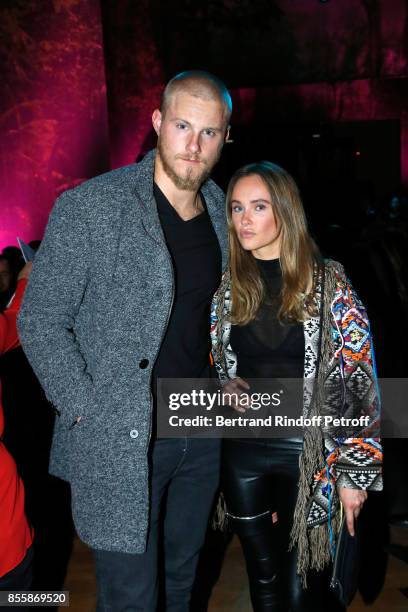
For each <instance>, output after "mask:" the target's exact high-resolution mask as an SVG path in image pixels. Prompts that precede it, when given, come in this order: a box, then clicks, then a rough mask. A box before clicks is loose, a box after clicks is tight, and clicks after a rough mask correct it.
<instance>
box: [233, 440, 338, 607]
mask: <svg viewBox="0 0 408 612" xmlns="http://www.w3.org/2000/svg"><path fill="white" fill-rule="evenodd" d="M301 451H302V441H301V440H294V439H292V440H287V439H277V440H256V441H252V440H248V441H245V440H225V441H224V443H223V460H222V464H221V465H222V472H221V486H222V490H223V492H224V495H225V499H226V502H227V507H228V512H229V515H230V516H229V519H230V521H231V523H232V525H233V528H234V531H235V532H236V533H237V535H238V537H239V539H240V541H241V544H242V548H243V551H244V555H245V560H246V566H247V572H248V577H249V586H250V594H251V601H252V606H253V609H254V611H255V612H283V611H284V612H288V611H291V612H318V611H320V610H321V611H322V612H323V611H324V612H327V610H329V609H330V610H332V611H333V612H334V611H336V612H340V611H341V610H343V607H342V606H339V604H338V603H337V600H335V597H334V596H333V595H332V594H331V593H330V592H329V587H328V584H329V574H328V572H327V571H326V572H320V573H309V575H308V588H307V590H304V589H302V586H301V581H300V578H299V576H298V575H297V573H296V554H297V553H296V550H292V551H288V547H289V535H290V530H291V527H292V518H293V512H294V508H295V504H296V498H297V491H298V480H299V455H300V453H301ZM274 512H276V513H277V514H278V520H277V522H276V523H274V522H273V521H272V513H274Z"/></svg>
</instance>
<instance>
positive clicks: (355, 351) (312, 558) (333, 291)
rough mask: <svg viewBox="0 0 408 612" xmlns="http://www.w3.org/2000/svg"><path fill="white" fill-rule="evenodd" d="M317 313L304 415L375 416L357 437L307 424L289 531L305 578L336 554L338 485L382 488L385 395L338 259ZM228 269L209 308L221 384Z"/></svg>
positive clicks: (320, 291) (226, 376) (328, 272)
mask: <svg viewBox="0 0 408 612" xmlns="http://www.w3.org/2000/svg"><path fill="white" fill-rule="evenodd" d="M314 286H315V292H314V300H315V305H316V312H317V313H319V314H318V315H317V316H315V317H314V316H313V317H311V318H309V319H307V320H305V321H304V324H303V327H304V338H305V358H304V385H303V387H304V393H303V415H304V416H305V417H312V416H314V415H326V414H331V415H338V416H345V417H347V418H355V417H359V416H369V417H370V418H369V426H368V427H367V428H365V429H364V430H361V431H360V432H359V433H358V435H356V433H355V432H354V433H353V437H347V436H346V437H344V434H343V437H341V434H340V436H339V434H338V432H333V431H328V430H325V431H323V430H322V429H321V428H318V427H311V428H307V429H305V430H304V444H303V451H302V455H301V459H300V479H299V492H298V498H297V503H296V508H295V513H294V520H293V527H292V533H291V544H290V545H291V547H293V546H297V549H298V561H297V570H298V573H299V574H300V575H301V576H302V580H303V584H304V585H306V575H307V571H308V570H309V569H317V570H319V569H322V568H323V567H324V566H325V565H326V564H327V563H328V562H329V561H330V558H331V553H332V546H331V539H332V534H333V533H334V532H337V529H338V527H339V521H340V516H339V515H340V513H339V512H338V509H339V505H340V504H339V497H338V494H337V491H336V486H335V485H337V487H348V488H352V489H364V490H374V491H379V490H381V489H382V475H381V465H382V451H381V446H380V443H379V439H378V437H377V436H378V435H379V416H380V414H379V413H380V399H379V394H378V384H377V379H376V373H375V364H374V354H373V347H372V339H371V334H370V327H369V322H368V318H367V314H366V310H365V308H364V306H363V304H362V303H361V301H360V299H359V297H358V296H357V294H356V292H355V291H354V289H353V288H352V286H351V284H350V282H349V280H348V279H347V277H346V275H345V273H344V270H343V267H342V266H341V265H340V264H339V263H337V262H334V261H330V260H329V261H326V262H325V263H324V264H323V265H322V266H316V271H315V281H314ZM230 287H231V281H230V273H229V270H227V271H226V272H225V273H224V275H223V278H222V281H221V285H220V287H219V289H218V291H217V292H216V294H215V296H214V300H213V304H212V309H211V339H212V354H213V358H214V363H215V367H216V369H217V372H218V375H219V378H220V380H221V383H222V384H225V383H226V382H228V380H230V379H232V378H235V377H236V371H237V358H236V355H235V354H234V352H233V351H232V349H231V346H230V341H229V339H230V333H231V323H230V322H229V313H230V309H231V302H230Z"/></svg>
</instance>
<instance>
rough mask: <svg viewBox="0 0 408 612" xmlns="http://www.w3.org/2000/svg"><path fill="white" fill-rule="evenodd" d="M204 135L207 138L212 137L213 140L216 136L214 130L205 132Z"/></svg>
mask: <svg viewBox="0 0 408 612" xmlns="http://www.w3.org/2000/svg"><path fill="white" fill-rule="evenodd" d="M204 134H206V136H211V138H212V137H213V136H215V132H214V130H204Z"/></svg>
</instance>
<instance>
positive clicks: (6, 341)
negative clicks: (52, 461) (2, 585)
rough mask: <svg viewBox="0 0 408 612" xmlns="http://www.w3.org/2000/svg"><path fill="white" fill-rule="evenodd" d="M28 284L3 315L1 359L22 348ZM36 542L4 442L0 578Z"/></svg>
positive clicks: (0, 451) (0, 425) (0, 423)
mask: <svg viewBox="0 0 408 612" xmlns="http://www.w3.org/2000/svg"><path fill="white" fill-rule="evenodd" d="M26 284H27V281H26V280H25V279H22V280H20V281H19V282H18V285H17V290H16V293H15V295H14V297H13V300H12V302H11V304H10V306H9V307H8V308H7V309H6V310H5V311H3V312H2V313H0V355H2V354H3V353H5V352H6V351H10V350H11V349H13V348H16V347H17V346H19V340H18V335H17V328H16V320H17V315H18V311H19V310H20V306H21V302H22V299H23V295H24V289H25V286H26ZM3 431H4V414H3V407H2V405H1V386H0V438H1V436H2V435H3ZM32 541H33V531H32V529H31V528H30V526H29V525H28V522H27V518H26V516H25V512H24V485H23V482H22V480H21V478H20V476H19V475H18V473H17V468H16V464H15V462H14V459H13V457H12V456H11V455H10V453H9V452H8V450H7V449H6V447H5V446H4V444H3V443H2V442H1V441H0V577H1V576H4V574H7V573H8V572H10V571H11V570H12V569H14V568H15V567H16V566H17V565H18V564H19V563H21V561H22V560H23V559H24V557H25V554H26V552H27V549H28V548H29V547H30V546H31V544H32Z"/></svg>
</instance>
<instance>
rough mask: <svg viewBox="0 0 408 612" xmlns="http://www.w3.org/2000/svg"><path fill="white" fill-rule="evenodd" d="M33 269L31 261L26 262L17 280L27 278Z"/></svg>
mask: <svg viewBox="0 0 408 612" xmlns="http://www.w3.org/2000/svg"><path fill="white" fill-rule="evenodd" d="M32 269H33V263H32V261H28V262H27V263H26V264H25V266H24V268H22V270H20V273H19V275H18V276H17V280H21V279H22V278H27V279H28V278H29V277H30V274H31V270H32Z"/></svg>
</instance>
